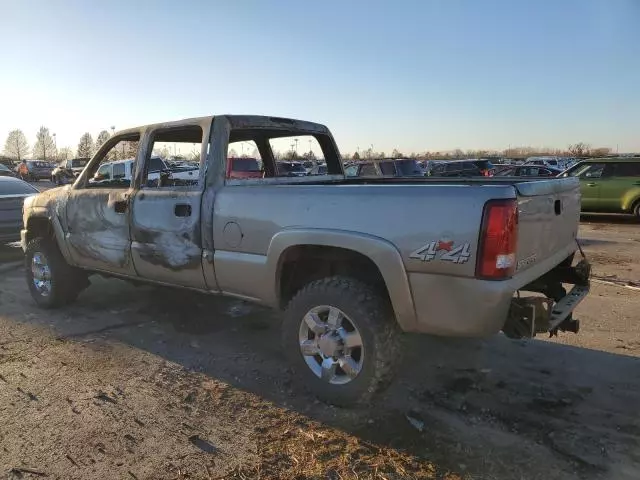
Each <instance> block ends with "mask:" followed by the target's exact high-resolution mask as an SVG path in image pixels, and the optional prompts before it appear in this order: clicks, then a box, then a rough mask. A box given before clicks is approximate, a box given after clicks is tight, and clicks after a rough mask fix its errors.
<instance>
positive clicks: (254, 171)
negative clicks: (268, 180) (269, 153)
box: [227, 157, 262, 178]
mask: <svg viewBox="0 0 640 480" xmlns="http://www.w3.org/2000/svg"><path fill="white" fill-rule="evenodd" d="M227 178H262V168H261V167H260V162H258V160H257V159H255V158H245V157H233V158H228V159H227Z"/></svg>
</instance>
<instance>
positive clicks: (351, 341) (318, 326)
mask: <svg viewBox="0 0 640 480" xmlns="http://www.w3.org/2000/svg"><path fill="white" fill-rule="evenodd" d="M399 337H400V332H399V329H398V327H397V325H396V323H395V319H394V317H393V313H392V310H391V308H390V305H389V301H388V300H387V299H386V298H384V296H383V295H381V294H380V293H378V292H376V290H375V289H373V288H372V287H370V286H368V285H366V284H364V283H362V282H360V281H358V280H355V279H352V278H349V277H341V276H335V277H329V278H324V279H321V280H316V281H314V282H311V283H309V284H307V285H306V286H305V287H304V288H302V289H301V290H300V291H299V292H298V293H297V294H296V295H295V297H294V298H293V299H292V300H291V302H289V305H288V306H287V308H286V310H285V319H284V322H283V343H284V348H285V352H286V353H287V355H288V357H289V359H290V361H291V363H292V366H293V368H294V370H295V371H296V373H297V374H298V378H299V379H300V380H302V381H303V382H304V384H305V385H306V386H307V387H308V388H309V390H311V391H312V392H313V393H314V394H315V395H316V396H317V397H318V398H320V399H321V400H323V401H325V402H327V403H331V404H335V405H341V406H349V405H354V404H358V403H364V402H366V401H368V400H369V399H370V398H371V396H372V394H373V393H375V392H376V391H378V390H380V389H381V388H382V387H384V386H386V384H387V382H388V380H390V378H391V373H392V370H393V366H395V364H396V363H397V361H398V360H399V359H400V349H399V348H398V345H399Z"/></svg>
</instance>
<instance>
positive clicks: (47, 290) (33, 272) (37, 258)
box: [25, 237, 89, 308]
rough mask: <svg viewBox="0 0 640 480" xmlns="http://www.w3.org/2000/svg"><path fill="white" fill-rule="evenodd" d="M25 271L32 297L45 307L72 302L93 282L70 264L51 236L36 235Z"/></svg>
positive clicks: (26, 255)
mask: <svg viewBox="0 0 640 480" xmlns="http://www.w3.org/2000/svg"><path fill="white" fill-rule="evenodd" d="M25 270H26V279H27V285H28V287H29V291H30V292H31V296H32V297H33V299H34V300H35V301H36V303H37V304H38V305H39V306H41V307H43V308H55V307H60V306H63V305H66V304H69V303H72V302H73V301H75V299H76V298H77V297H78V295H79V294H80V292H81V291H82V290H84V289H85V288H86V287H87V286H88V285H89V281H88V279H87V275H86V273H85V272H83V271H82V270H79V269H77V268H74V267H72V266H70V265H69V264H68V263H67V262H66V260H65V259H64V257H63V256H62V253H60V250H59V249H58V246H57V245H56V244H55V242H54V241H53V240H52V239H49V238H44V237H40V238H35V239H33V240H31V241H30V242H29V243H28V244H27V248H26V250H25Z"/></svg>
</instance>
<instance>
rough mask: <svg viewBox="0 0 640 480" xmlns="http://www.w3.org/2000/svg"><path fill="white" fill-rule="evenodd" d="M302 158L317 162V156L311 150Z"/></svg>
mask: <svg viewBox="0 0 640 480" xmlns="http://www.w3.org/2000/svg"><path fill="white" fill-rule="evenodd" d="M302 158H304V159H305V160H315V159H316V154H315V153H313V150H309V151H308V152H306V153H305V154H304V155H302Z"/></svg>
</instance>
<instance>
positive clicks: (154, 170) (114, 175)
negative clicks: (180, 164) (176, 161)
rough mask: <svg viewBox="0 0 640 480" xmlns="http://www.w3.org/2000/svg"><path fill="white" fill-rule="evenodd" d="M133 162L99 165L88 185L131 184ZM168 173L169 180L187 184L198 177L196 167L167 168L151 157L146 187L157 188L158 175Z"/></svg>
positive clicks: (156, 158)
mask: <svg viewBox="0 0 640 480" xmlns="http://www.w3.org/2000/svg"><path fill="white" fill-rule="evenodd" d="M134 165H135V160H134V159H132V158H128V159H125V160H115V161H113V162H106V163H103V164H102V165H100V168H98V170H97V171H96V173H95V174H94V176H93V178H92V179H91V180H89V182H90V183H111V182H128V183H130V182H131V179H132V178H133V175H134ZM161 172H166V173H168V178H169V179H170V180H181V181H183V182H187V183H191V182H193V183H197V182H198V177H199V176H200V169H199V168H198V167H193V168H190V167H186V168H173V169H172V168H169V166H168V165H167V164H166V163H165V162H164V160H163V159H162V158H160V157H151V159H150V161H149V172H148V175H147V185H148V186H157V185H158V180H160V173H161Z"/></svg>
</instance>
